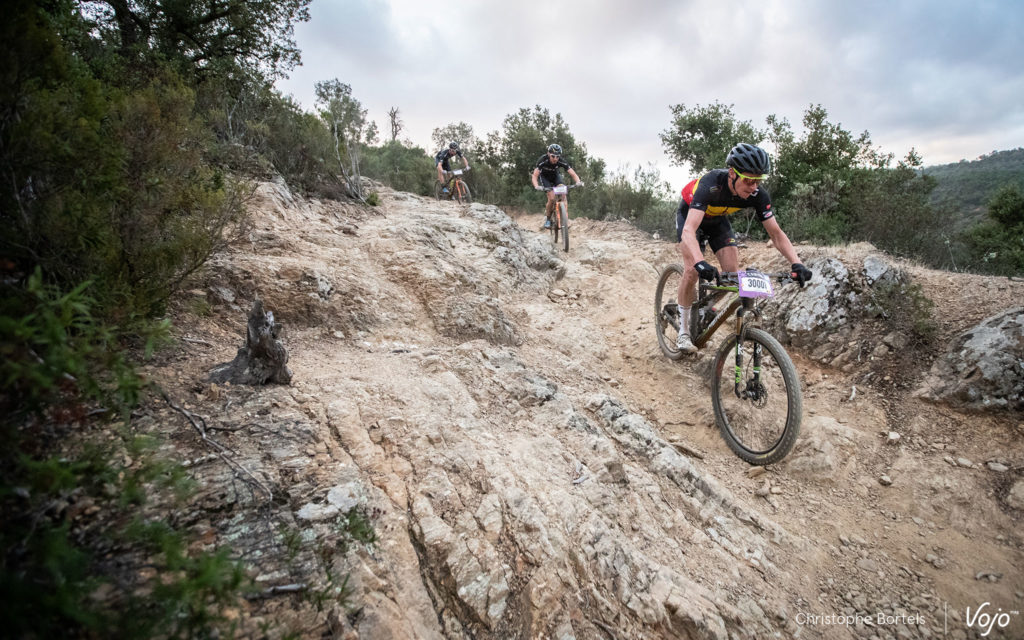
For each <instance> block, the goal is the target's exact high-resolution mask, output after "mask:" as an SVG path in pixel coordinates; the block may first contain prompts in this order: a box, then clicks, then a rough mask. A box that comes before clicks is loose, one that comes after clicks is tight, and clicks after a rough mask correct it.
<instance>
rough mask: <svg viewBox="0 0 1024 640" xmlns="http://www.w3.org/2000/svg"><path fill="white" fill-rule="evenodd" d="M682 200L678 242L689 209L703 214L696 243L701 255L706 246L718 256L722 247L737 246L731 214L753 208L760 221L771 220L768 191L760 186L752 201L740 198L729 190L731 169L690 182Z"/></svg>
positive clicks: (679, 210)
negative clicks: (730, 221)
mask: <svg viewBox="0 0 1024 640" xmlns="http://www.w3.org/2000/svg"><path fill="white" fill-rule="evenodd" d="M682 196H683V200H682V202H680V203H679V208H678V209H677V210H676V242H679V241H680V240H681V239H682V235H683V225H684V224H686V217H687V214H688V213H689V211H690V209H696V210H698V211H703V212H704V219H703V220H701V222H700V226H699V227H698V228H697V242H698V244H699V245H700V251H701V253H704V246H705V244H710V245H711V251H713V252H715V253H718V250H719V249H722V248H723V247H734V246H736V234H735V233H734V232H733V229H732V225H731V224H729V214H731V213H736V212H737V211H740V210H741V209H746V208H748V207H753V209H754V211H756V212H757V216H758V218H760V220H761V222H765V221H767V220H770V219H771V218H772V216H773V215H774V214H773V213H772V199H771V196H769V195H768V192H767V191H765V190H764V189H763V188H761V187H758V189H757V191H755V192H754V193H752V194H751V195H750V197H749V198H740V197H739V196H736V195H733V193H732V191H729V170H728V169H713V170H711V171H709V172H707V173H705V174H704V175H703V176H701V177H700V178H697V179H696V180H691V181H690V182H689V183H688V184H687V185H686V186H685V187H683V191H682Z"/></svg>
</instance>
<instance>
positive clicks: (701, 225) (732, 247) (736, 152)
mask: <svg viewBox="0 0 1024 640" xmlns="http://www.w3.org/2000/svg"><path fill="white" fill-rule="evenodd" d="M725 165H726V168H725V169H712V170H711V171H709V172H707V173H706V174H704V175H703V176H701V177H700V178H698V179H696V180H694V181H692V182H690V183H689V184H688V185H686V187H684V188H683V201H682V202H681V203H680V204H679V210H678V211H677V219H679V220H680V222H678V223H677V224H678V225H679V227H680V229H681V230H682V231H681V238H680V242H679V253H680V254H681V255H682V256H683V265H684V266H685V268H686V270H685V271H684V272H683V277H682V279H681V280H680V282H679V292H678V297H677V298H676V300H678V301H679V302H678V304H679V336H678V337H677V339H676V346H677V347H678V348H679V350H680V351H683V352H684V353H693V352H695V351H696V350H697V347H695V346H694V345H693V341H692V340H691V339H690V330H689V327H688V326H687V323H688V322H689V319H690V306H691V305H692V304H693V301H694V299H695V298H696V297H697V290H696V286H695V285H696V284H697V279H698V278H699V279H701V280H708V281H711V280H714V279H716V278H717V277H718V269H715V268H714V267H713V266H711V265H710V264H708V263H707V262H705V261H704V245H705V243H708V244H710V245H711V250H712V251H713V252H714V253H715V255H716V256H718V263H719V264H720V265H721V266H722V270H723V271H730V272H735V271H737V270H738V269H739V251H738V250H737V249H736V235H735V234H734V233H733V230H732V225H731V224H729V214H731V213H735V212H737V211H739V210H741V209H746V208H747V207H753V208H754V211H755V212H756V213H757V216H758V218H760V220H761V224H762V225H764V229H765V231H767V232H768V236H769V237H770V238H771V241H772V245H773V246H774V247H775V248H776V249H778V251H779V253H781V254H782V255H783V257H785V258H786V260H788V261H789V262H790V264H791V265H792V270H791V272H790V275H791V277H792V278H793V279H794V280H797V281H798V282H800V283H801V284H802V283H804V282H807V281H808V280H810V279H811V276H812V275H813V274H812V272H811V270H810V269H808V268H807V267H805V266H804V265H803V264H802V263H801V262H800V257H799V256H798V255H797V253H796V249H794V248H793V243H792V242H790V241H789V237H788V236H787V235H786V234H785V232H784V231H783V230H782V227H780V226H779V223H778V221H777V220H776V219H775V213H774V212H773V211H772V199H771V196H769V195H768V192H767V191H765V190H764V189H763V188H762V187H761V183H762V181H764V179H765V178H767V177H768V170H769V168H770V161H769V160H768V154H767V153H765V151H764V150H763V149H761V148H760V147H756V146H754V145H752V144H747V143H745V142H741V143H739V144H737V145H736V146H735V147H733V148H732V150H731V151H729V155H728V156H726V158H725ZM680 216H681V217H680ZM698 234H700V236H701V238H700V240H699V241H698V239H697V238H698Z"/></svg>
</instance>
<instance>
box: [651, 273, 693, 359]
mask: <svg viewBox="0 0 1024 640" xmlns="http://www.w3.org/2000/svg"><path fill="white" fill-rule="evenodd" d="M683 271H684V270H683V266H682V265H680V264H670V265H668V266H667V267H665V268H664V269H662V270H661V276H659V277H658V287H657V289H655V291H654V330H655V331H656V332H657V334H658V346H659V347H661V352H662V353H663V354H665V357H666V358H669V359H670V360H679V359H680V358H682V357H683V356H684V355H685V354H684V353H683V352H682V351H680V350H679V349H677V348H676V337H677V336H678V335H679V313H678V311H677V310H676V304H677V300H676V297H677V295H678V293H677V292H678V290H679V281H680V280H681V279H682V277H683ZM666 306H667V307H668V308H667V309H666Z"/></svg>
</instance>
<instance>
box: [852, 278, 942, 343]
mask: <svg viewBox="0 0 1024 640" xmlns="http://www.w3.org/2000/svg"><path fill="white" fill-rule="evenodd" d="M870 293H871V296H870V300H869V303H868V308H867V310H868V311H870V312H872V313H875V314H877V315H879V316H881V317H882V318H884V319H885V320H886V322H887V323H888V326H889V327H891V328H892V329H896V330H909V332H910V336H909V337H910V338H911V339H913V340H914V341H915V342H916V343H917V344H920V345H928V344H930V343H931V342H932V341H934V340H935V337H936V336H937V335H938V329H939V325H938V322H937V321H936V320H935V303H934V302H932V300H931V299H930V298H928V296H926V295H925V294H924V290H923V289H922V288H921V285H919V284H917V283H916V282H915V283H910V284H907V283H902V282H888V281H883V282H877V283H875V285H874V286H873V287H872V288H871V292H870Z"/></svg>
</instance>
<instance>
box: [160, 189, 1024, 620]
mask: <svg viewBox="0 0 1024 640" xmlns="http://www.w3.org/2000/svg"><path fill="white" fill-rule="evenodd" d="M382 193H383V198H382V200H383V203H382V206H381V208H380V209H379V210H376V209H375V210H356V209H354V208H351V207H348V208H346V207H340V206H338V205H332V204H324V203H306V202H304V201H300V200H299V199H296V198H292V197H291V196H290V195H289V194H287V193H286V192H284V191H282V190H280V189H271V188H267V189H266V190H265V192H264V196H263V200H262V201H261V202H260V203H259V208H258V210H257V216H256V218H255V224H254V228H253V231H252V233H251V234H250V238H249V240H248V241H247V242H246V243H242V244H240V245H238V246H236V247H235V249H234V250H233V252H232V253H231V254H230V255H226V256H222V257H220V258H218V261H217V262H216V263H215V264H214V265H213V268H212V270H211V274H212V275H211V277H210V281H209V282H208V283H207V285H206V287H207V290H208V291H213V292H218V291H219V290H220V289H226V290H227V291H226V292H219V293H216V297H217V299H218V302H217V303H216V304H215V305H214V308H213V312H212V313H211V314H210V315H208V316H202V317H196V316H195V315H189V314H190V313H191V312H189V311H187V310H186V311H183V312H182V313H184V314H186V315H189V317H188V318H186V321H185V322H182V323H181V324H182V325H183V326H189V327H191V329H190V331H192V332H193V333H192V335H193V337H194V338H196V339H200V340H202V342H203V343H206V344H208V345H212V346H210V347H203V348H200V347H199V346H197V343H194V342H193V343H189V344H188V346H187V347H186V350H185V353H188V354H190V357H185V356H184V355H182V356H181V357H179V358H175V359H172V360H171V361H170V362H168V363H166V364H165V366H164V367H163V369H162V375H164V376H166V377H167V378H170V379H172V380H178V381H180V382H181V385H183V386H184V388H185V389H189V387H188V382H187V381H188V380H194V379H201V378H202V377H203V375H204V374H205V371H207V370H208V369H209V368H210V367H211V366H212V365H213V364H216V363H218V362H224V361H227V360H230V359H231V357H233V355H234V351H235V348H236V347H237V345H238V331H239V318H240V315H241V314H243V313H244V310H243V309H242V308H241V306H239V304H241V303H242V301H244V300H248V299H251V297H253V296H255V295H260V296H261V297H262V298H263V299H264V302H265V304H266V305H267V307H268V308H269V309H273V310H275V314H276V315H277V316H278V317H279V318H281V319H282V320H283V321H284V322H285V323H286V324H287V325H288V333H287V334H286V344H287V346H288V349H289V352H290V354H291V361H290V366H291V367H292V370H293V372H294V374H295V375H294V382H293V385H292V386H291V387H290V388H283V389H271V390H268V391H264V392H260V393H256V394H248V395H245V396H244V397H243V396H239V397H238V399H237V400H236V399H235V396H234V395H231V394H238V393H239V392H238V391H236V390H232V389H228V390H226V391H224V390H208V389H203V388H202V387H201V386H200V387H191V389H193V390H194V389H196V388H199V389H200V393H198V394H197V404H198V408H199V410H206V411H207V412H208V413H209V414H211V415H220V414H223V417H222V421H223V422H224V423H226V424H233V423H235V422H245V421H247V420H249V419H250V418H249V417H248V416H250V415H252V414H255V415H258V416H260V415H262V416H267V417H268V419H269V418H271V417H277V416H284V417H283V418H276V419H279V420H281V421H282V423H281V424H283V425H284V426H280V427H279V428H280V430H281V432H282V433H287V434H293V433H296V432H301V433H309V434H312V435H310V436H309V441H308V442H304V443H302V444H295V445H294V447H295V450H294V451H292V450H288V451H284V449H287V446H291V445H287V446H286V445H285V444H282V442H284V441H277V440H274V441H271V442H270V443H269V444H268V443H264V444H259V443H241V442H236V446H238V447H239V450H240V451H242V450H244V449H243V448H244V447H249V451H248V453H249V455H250V460H251V461H252V462H251V464H253V465H257V464H262V465H265V467H266V469H265V473H266V475H267V476H273V477H276V478H279V482H280V488H279V489H278V491H279V492H280V493H282V494H287V496H288V497H287V499H286V500H285V501H283V502H284V506H285V507H287V508H286V509H284V511H285V512H284V513H282V514H281V515H280V517H281V518H282V519H283V520H287V521H288V522H289V525H288V526H290V527H300V526H310V527H313V528H315V527H316V526H319V525H317V524H316V522H315V521H314V524H313V525H307V524H304V522H305V521H303V520H302V519H303V518H305V517H306V516H302V515H300V514H309V513H311V512H315V511H316V509H321V508H322V507H323V505H324V504H325V500H326V498H327V497H328V496H329V495H337V494H338V492H339V491H340V490H339V487H356V488H357V489H358V491H357V493H359V495H360V496H362V497H361V499H362V500H364V501H366V503H367V504H368V505H373V506H374V508H375V509H376V510H378V511H379V512H380V513H381V514H382V515H380V516H379V519H378V520H377V521H376V523H375V528H376V529H377V531H378V534H379V542H378V545H377V547H376V550H375V551H372V552H371V551H364V552H361V553H360V554H357V555H354V556H353V555H351V554H350V555H349V556H347V557H346V558H345V559H344V560H343V561H342V560H338V561H337V562H338V563H339V566H340V567H341V568H343V569H344V570H345V571H347V572H349V575H350V576H352V582H351V584H352V585H353V589H354V591H353V592H354V593H355V594H356V595H355V596H353V597H354V598H362V600H361V601H360V602H361V604H360V607H361V608H360V609H359V611H360V612H361V613H360V614H359V615H358V616H356V615H353V614H351V613H350V614H348V621H347V622H346V621H344V620H341V619H340V618H339V619H338V620H336V621H334V622H333V623H330V622H329V621H325V620H324V619H323V616H319V613H318V612H312V611H311V610H309V609H308V607H307V609H302V608H301V606H300V605H298V604H296V603H294V602H293V603H288V604H287V605H286V604H285V603H270V604H269V605H268V606H270V607H273V606H277V607H279V609H278V610H272V611H270V612H264V613H262V614H261V615H264V616H267V618H268V619H276V618H275V615H276V616H281V615H285V614H286V613H287V615H292V616H294V617H295V619H296V620H302V619H303V616H306V614H308V616H306V618H308V619H307V620H306V622H305V623H304V624H305V626H304V627H302V630H301V631H300V632H299V635H301V636H303V637H316V634H318V633H324V632H325V629H333V630H334V631H335V632H336V631H337V629H338V628H341V627H344V628H351V629H353V630H360V629H361V630H364V631H359V634H357V635H356V636H354V637H363V635H362V634H365V636H366V637H385V636H384V635H379V634H382V633H385V631H387V632H388V633H391V636H392V637H417V638H418V637H423V638H435V637H448V638H459V637H469V636H470V635H474V636H475V637H480V638H504V637H579V638H590V637H595V638H598V637H600V638H607V637H639V635H643V636H644V637H685V636H684V635H683V634H684V631H685V633H686V634H691V635H692V636H693V637H719V638H725V637H737V636H738V637H759V635H760V634H761V633H762V632H763V633H765V634H771V633H775V632H776V631H777V630H779V633H782V634H783V637H802V638H837V637H839V638H843V637H848V638H859V637H865V638H870V637H878V638H890V637H892V638H895V637H914V638H916V637H943V636H944V635H946V636H947V637H950V638H966V637H978V636H979V635H980V631H978V630H977V629H976V628H975V629H972V628H969V627H968V625H967V624H966V620H965V618H966V615H967V610H968V608H970V610H971V611H973V612H975V613H977V610H978V608H979V607H980V606H981V605H982V604H983V603H985V602H988V603H990V604H989V605H988V606H989V608H990V609H993V610H994V609H998V608H1001V609H1002V610H1003V611H1004V612H1007V615H1008V616H1011V617H1010V618H1009V620H1008V624H1007V625H1005V626H1004V627H1002V628H1000V627H996V628H994V629H993V630H992V632H991V633H990V634H989V635H988V636H986V637H1004V638H1011V637H1024V619H1020V618H1019V614H1018V613H1015V612H1017V611H1019V610H1020V609H1021V608H1022V605H1024V571H1022V568H1024V537H1022V529H1021V526H1020V523H1021V519H1022V517H1024V514H1022V513H1021V512H1020V511H1017V510H1014V509H1012V508H1011V507H1009V506H1008V505H1007V502H1006V492H1007V490H1008V488H1009V486H1010V485H1011V484H1012V482H1013V481H1014V480H1015V479H1017V478H1019V477H1020V476H1021V475H1022V474H1024V428H1022V423H1020V422H1018V421H1017V420H1016V419H1011V418H1010V417H1007V416H1005V415H996V416H992V415H967V414H962V413H959V412H956V411H953V410H950V409H948V408H945V407H943V406H937V405H933V404H929V403H925V402H923V401H921V400H919V399H917V398H914V397H912V395H911V391H912V387H913V386H914V385H913V384H912V382H913V380H916V379H918V378H920V376H921V375H922V373H923V371H924V370H925V368H926V367H927V365H928V364H929V357H931V355H933V354H921V355H920V357H919V358H918V359H917V361H918V364H919V367H920V368H919V369H916V370H914V369H911V368H910V367H906V368H904V369H900V368H894V369H892V370H891V371H890V370H879V372H878V373H877V374H874V373H872V375H868V373H869V372H867V371H866V370H858V369H851V370H850V371H846V372H841V371H837V370H832V369H829V368H823V367H822V366H821V365H819V364H818V363H815V362H813V361H810V360H809V359H807V358H806V357H803V356H802V355H801V354H799V353H795V354H794V360H795V362H796V365H797V368H798V370H799V373H800V376H801V379H802V382H803V386H804V421H803V422H804V428H803V431H802V435H801V438H800V440H799V441H798V444H797V447H796V448H795V449H794V451H793V452H792V453H791V455H790V456H789V457H788V458H787V459H786V460H784V461H783V462H782V463H780V464H777V465H773V466H772V467H769V468H768V469H767V470H766V471H764V472H760V473H759V472H758V471H756V470H752V468H751V467H750V466H748V465H747V464H745V463H743V462H742V461H741V460H739V459H738V458H737V457H736V456H734V455H733V454H732V453H731V452H730V451H729V449H728V448H727V447H726V445H725V443H724V442H723V441H722V439H721V438H720V436H719V435H718V432H717V429H716V428H715V426H714V418H713V415H712V411H711V401H710V395H709V393H708V389H707V385H706V383H705V380H704V375H703V373H702V371H703V370H704V369H705V368H706V366H707V363H708V359H709V358H710V357H711V354H712V353H713V348H710V347H707V348H705V349H704V350H703V351H702V352H701V353H700V354H698V355H697V356H695V357H694V358H690V359H686V360H683V361H680V362H672V361H670V360H668V359H666V358H664V357H663V356H662V355H661V353H660V351H659V349H658V346H657V342H656V340H655V334H654V329H653V290H654V287H655V284H656V282H657V277H658V272H659V269H660V268H661V267H662V266H663V265H665V264H667V263H669V262H676V261H678V257H677V254H676V253H675V251H674V245H672V244H670V243H667V242H664V241H660V240H654V239H651V238H650V237H649V236H647V235H646V234H643V233H641V232H639V231H637V230H635V229H634V228H632V227H630V226H629V225H628V224H626V223H624V222H599V221H591V220H585V219H574V220H573V227H572V232H571V233H572V236H571V239H572V248H571V251H570V252H569V254H568V255H567V256H566V255H565V254H563V253H562V252H561V251H555V252H553V253H550V252H547V250H544V251H537V250H535V247H536V245H538V244H540V243H550V239H549V238H550V236H549V235H548V234H546V233H545V232H542V231H541V230H540V225H541V222H542V217H541V216H540V215H520V216H517V217H516V218H515V219H514V220H513V221H509V219H508V218H507V217H506V216H505V215H504V213H501V212H498V211H497V210H494V209H492V208H486V207H483V208H480V207H477V208H473V209H470V208H468V207H462V208H460V207H457V206H456V205H454V204H447V203H436V202H434V201H432V200H426V199H423V198H418V197H415V196H410V195H408V194H400V193H394V192H391V191H388V190H383V191H382ZM749 245H750V246H749V247H748V248H745V249H743V250H742V251H741V259H742V260H743V261H744V262H754V263H756V264H757V265H758V266H759V267H761V268H766V269H774V268H776V267H784V266H785V265H783V264H782V263H781V258H779V257H778V255H777V253H776V252H775V251H774V250H772V249H770V248H768V247H765V246H763V245H761V244H758V243H749ZM800 251H801V253H802V254H806V255H810V254H812V253H813V252H816V251H821V250H820V249H814V248H811V247H800ZM870 251H872V249H871V248H870V247H867V246H852V247H845V248H842V249H837V250H835V252H836V253H839V254H841V255H842V257H843V259H845V260H851V261H856V260H857V259H859V258H863V256H864V255H866V253H868V252H870ZM530 260H533V261H540V263H539V264H538V263H536V262H535V263H532V264H526V263H527V262H529V261H530ZM907 268H908V269H909V270H910V271H911V273H912V274H913V276H914V278H915V281H917V282H919V283H921V285H922V287H923V288H924V290H925V293H926V294H927V295H928V296H929V297H931V298H932V299H933V300H934V301H935V302H936V304H937V309H938V310H939V311H938V313H937V318H938V320H939V322H940V334H941V336H942V337H943V339H948V338H949V337H952V336H954V335H955V334H956V333H957V332H959V331H962V330H963V329H965V328H967V327H969V326H971V325H972V324H973V323H975V322H977V321H978V320H980V319H981V318H983V317H985V316H987V315H989V314H990V313H992V312H994V311H998V310H1000V309H1002V308H1006V307H1008V306H1010V305H1011V304H1013V303H1014V302H1015V301H1017V300H1020V299H1021V297H1022V296H1024V283H1017V282H1012V283H1010V282H1004V283H1001V284H998V285H997V284H995V283H993V282H991V281H990V280H987V279H984V278H978V277H973V276H960V275H955V276H954V275H951V274H943V273H938V272H932V271H929V270H927V269H922V268H919V267H915V266H908V267H907ZM552 273H564V275H562V277H561V278H558V279H555V278H554V277H553V276H552ZM234 300H237V301H238V302H239V304H234V302H233V301H234ZM232 306H233V308H232ZM158 373H161V372H158ZM893 373H895V374H897V375H893ZM225 394H227V395H228V396H230V398H229V400H228V401H225ZM595 398H596V399H595ZM253 403H258V404H255V405H254V404H253ZM602 403H603V404H602ZM616 403H620V404H621V407H620V406H619V404H616ZM609 406H611V407H612V409H611V410H608V407H609ZM229 408H230V409H229ZM232 412H233V413H232ZM229 414H230V415H229ZM610 415H611V416H612V417H611V418H609V416H610ZM621 415H625V416H626V418H627V419H628V420H627V423H628V424H630V425H633V426H635V427H637V429H644V428H647V425H648V424H649V425H651V428H652V429H653V431H654V434H653V435H652V436H651V437H650V438H647V440H646V441H643V442H640V441H638V440H637V438H638V437H639V436H638V435H637V433H636V432H629V431H628V430H627V431H623V430H622V429H621V424H625V423H617V422H615V416H620V417H621ZM602 421H604V422H602ZM890 432H895V433H896V434H898V435H899V440H898V442H895V443H890V442H889V434H890ZM288 437H297V436H291V435H289V436H288ZM655 439H660V440H662V441H668V442H669V443H673V442H674V443H680V444H682V445H684V446H683V448H682V449H680V450H682V451H694V450H695V451H697V452H699V453H700V456H699V457H695V456H693V455H692V454H690V453H687V454H686V455H685V456H680V455H678V453H675V455H674V457H673V456H669V455H668V454H667V453H666V452H665V451H664V450H663V449H661V448H659V446H660V445H659V443H658V442H652V441H653V440H655ZM285 440H287V438H285ZM296 442H299V441H298V440H296ZM662 444H663V443H662ZM664 448H668V449H671V447H667V446H665V447H664ZM282 461H283V462H282ZM989 463H992V464H991V465H990V464H989ZM1000 469H1002V470H1000ZM883 476H885V477H886V478H887V480H883ZM346 491H347V489H346ZM353 491H356V489H353ZM688 491H689V493H687V492H688ZM330 492H334V493H333V494H330ZM723 532H727V534H723ZM309 535H310V537H312V538H315V536H314V534H309ZM315 535H316V536H321V539H322V536H323V535H325V534H323V533H317V534H315ZM263 544H264V545H265V547H263V548H270V547H272V546H273V545H274V544H280V542H279V541H276V540H275V541H264V543H263ZM268 555H269V554H268ZM278 569H279V570H280V568H278ZM321 569H322V567H321ZM281 571H282V572H284V573H285V574H287V571H285V570H281ZM310 571H312V569H310ZM266 573H268V574H270V573H271V572H270V571H269V570H268V571H267V572H266ZM289 579H290V580H291V581H294V582H297V581H301V580H304V579H306V578H304V577H301V578H300V577H294V576H293V577H291V578H289ZM673 590H675V591H673ZM359 594H362V595H359ZM680 594H682V595H680ZM318 616H319V617H318ZM828 616H833V618H832V619H831V621H829V620H826V618H827V617H828ZM835 616H845V617H847V618H848V619H849V620H850V621H855V622H857V624H853V625H851V626H842V625H839V626H837V625H836V623H835ZM878 616H882V618H881V619H880V621H879V618H878ZM341 618H345V616H341ZM309 620H317V621H318V622H316V624H313V623H310V622H309ZM716 621H717V622H716ZM297 624H298V623H297ZM332 624H333V626H332ZM716 624H719V625H723V626H721V627H717V626H715V625H716ZM318 625H319V626H318ZM338 625H340V627H339V626H338ZM346 625H348V626H346ZM673 625H676V626H673ZM730 631H731V632H732V633H733V634H734V635H733V636H729V635H728V634H729V633H730ZM556 632H557V633H556ZM374 633H376V634H378V635H373V634H374ZM573 634H575V635H573Z"/></svg>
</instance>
